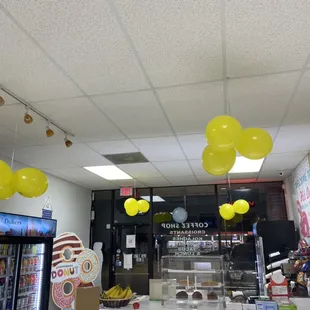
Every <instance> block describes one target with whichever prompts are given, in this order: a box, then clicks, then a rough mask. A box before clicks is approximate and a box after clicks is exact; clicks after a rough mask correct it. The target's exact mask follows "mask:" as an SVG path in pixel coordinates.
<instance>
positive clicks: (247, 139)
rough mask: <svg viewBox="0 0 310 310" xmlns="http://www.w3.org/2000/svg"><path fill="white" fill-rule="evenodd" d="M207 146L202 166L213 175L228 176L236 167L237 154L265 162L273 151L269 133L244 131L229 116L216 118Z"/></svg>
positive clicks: (211, 124)
mask: <svg viewBox="0 0 310 310" xmlns="http://www.w3.org/2000/svg"><path fill="white" fill-rule="evenodd" d="M205 135H206V139H207V142H208V146H207V147H206V148H205V149H204V151H203V153H202V166H203V167H204V169H205V170H206V171H207V172H208V173H209V174H211V175H214V176H221V175H224V174H226V173H228V172H229V171H230V170H231V169H232V167H233V166H234V164H235V161H236V150H237V151H238V152H239V153H240V154H241V155H242V156H244V157H246V158H248V159H253V160H256V159H262V158H264V157H266V156H267V155H268V154H269V153H270V152H271V150H272V147H273V141H272V138H271V136H270V135H269V133H268V132H267V131H266V130H264V129H261V128H247V129H244V130H243V129H242V127H241V125H240V123H239V122H238V121H237V120H236V119H235V118H233V117H231V116H228V115H220V116H217V117H215V118H213V119H212V120H211V121H210V122H209V124H208V126H207V128H206V132H205Z"/></svg>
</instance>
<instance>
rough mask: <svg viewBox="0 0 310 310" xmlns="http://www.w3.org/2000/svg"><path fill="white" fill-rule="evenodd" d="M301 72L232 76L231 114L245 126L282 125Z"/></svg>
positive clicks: (230, 88) (230, 84)
mask: <svg viewBox="0 0 310 310" xmlns="http://www.w3.org/2000/svg"><path fill="white" fill-rule="evenodd" d="M297 79H298V73H287V74H277V75H270V76H261V77H254V78H244V79H236V80H231V81H230V83H229V102H230V108H231V114H232V116H234V117H236V118H237V119H238V120H239V121H240V123H241V125H242V126H244V127H274V126H279V125H280V122H281V120H282V118H283V117H284V115H285V112H286V108H287V106H288V103H289V100H290V97H291V95H292V93H293V89H294V87H295V84H296V82H297Z"/></svg>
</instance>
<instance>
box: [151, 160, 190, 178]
mask: <svg viewBox="0 0 310 310" xmlns="http://www.w3.org/2000/svg"><path fill="white" fill-rule="evenodd" d="M152 164H153V165H154V166H155V168H157V169H158V170H159V171H160V173H161V174H162V175H163V176H165V177H175V176H193V172H192V170H191V168H190V166H189V164H188V162H187V161H186V160H178V161H162V162H152Z"/></svg>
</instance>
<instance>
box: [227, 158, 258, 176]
mask: <svg viewBox="0 0 310 310" xmlns="http://www.w3.org/2000/svg"><path fill="white" fill-rule="evenodd" d="M263 162H264V158H263V159H258V160H252V159H247V158H245V157H242V156H238V157H237V158H236V162H235V164H234V166H233V167H232V169H231V170H230V171H229V173H247V172H258V171H259V170H260V168H261V167H262V164H263Z"/></svg>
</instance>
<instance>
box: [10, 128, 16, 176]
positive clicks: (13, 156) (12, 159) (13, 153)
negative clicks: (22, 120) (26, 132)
mask: <svg viewBox="0 0 310 310" xmlns="http://www.w3.org/2000/svg"><path fill="white" fill-rule="evenodd" d="M17 132H18V125H17V124H16V125H15V134H14V143H13V151H12V158H11V169H12V170H13V164H14V158H15V147H16V141H17Z"/></svg>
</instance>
